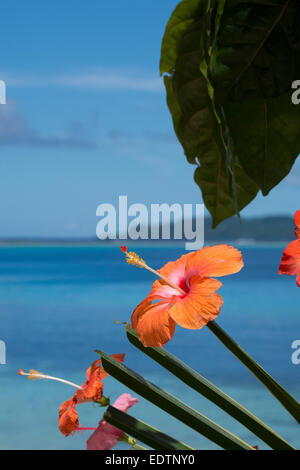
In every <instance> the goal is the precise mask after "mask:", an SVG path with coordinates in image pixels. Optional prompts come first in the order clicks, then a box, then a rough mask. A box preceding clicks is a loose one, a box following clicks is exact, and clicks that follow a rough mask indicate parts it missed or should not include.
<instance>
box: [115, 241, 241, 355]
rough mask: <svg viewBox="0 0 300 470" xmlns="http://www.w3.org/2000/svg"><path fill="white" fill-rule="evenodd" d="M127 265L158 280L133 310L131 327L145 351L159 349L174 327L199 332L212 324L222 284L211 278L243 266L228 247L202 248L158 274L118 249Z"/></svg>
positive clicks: (220, 300) (221, 303)
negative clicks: (147, 271)
mask: <svg viewBox="0 0 300 470" xmlns="http://www.w3.org/2000/svg"><path fill="white" fill-rule="evenodd" d="M122 251H124V252H125V254H126V257H127V261H128V263H130V264H135V265H137V266H140V267H143V268H146V269H148V270H150V271H151V272H153V273H155V274H156V275H157V276H158V277H160V279H158V280H157V281H155V282H154V283H153V285H152V289H151V291H150V293H149V294H148V296H147V297H146V298H145V299H144V300H143V301H142V302H141V303H140V304H139V305H138V306H137V307H136V309H135V310H134V312H133V314H132V317H131V323H132V328H134V329H135V330H136V332H137V333H138V336H139V339H140V341H141V342H142V343H143V345H144V346H145V347H149V346H159V347H162V346H163V345H164V344H166V343H167V342H168V341H169V340H170V339H171V338H172V337H173V334H174V331H175V325H176V323H177V324H178V325H180V326H182V327H183V328H189V329H199V328H202V327H203V326H204V325H206V324H207V323H208V322H210V321H212V320H214V319H215V318H216V317H217V315H218V314H219V313H220V310H221V307H222V305H223V299H222V297H221V296H220V295H219V294H217V293H216V291H217V290H218V289H219V287H221V285H222V283H221V282H220V281H218V280H217V279H214V277H219V276H226V275H228V274H233V273H236V272H238V271H240V270H241V269H242V267H243V266H244V263H243V259H242V254H241V252H240V251H239V250H237V249H235V248H233V247H232V246H229V245H217V246H212V247H205V248H203V249H201V250H198V251H195V252H192V253H188V254H186V255H183V256H181V258H179V259H178V260H177V261H171V262H169V263H167V264H166V265H165V266H163V267H162V268H161V269H159V270H158V271H155V270H154V269H152V268H150V267H149V266H148V265H147V264H146V263H145V261H144V260H142V259H140V258H139V257H138V256H137V255H136V254H135V253H133V252H127V250H126V247H122Z"/></svg>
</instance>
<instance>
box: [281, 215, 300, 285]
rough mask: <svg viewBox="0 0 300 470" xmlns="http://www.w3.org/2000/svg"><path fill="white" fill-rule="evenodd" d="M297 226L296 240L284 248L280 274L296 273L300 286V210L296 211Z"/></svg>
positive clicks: (292, 274) (290, 274)
mask: <svg viewBox="0 0 300 470" xmlns="http://www.w3.org/2000/svg"><path fill="white" fill-rule="evenodd" d="M295 226H296V228H295V236H296V240H294V241H292V242H291V243H289V244H288V246H287V247H286V249H285V250H284V252H283V254H282V258H281V263H280V266H279V270H278V274H287V275H289V276H294V275H296V276H297V277H296V283H297V286H298V287H300V210H298V211H297V212H296V213H295Z"/></svg>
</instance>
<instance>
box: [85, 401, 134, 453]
mask: <svg viewBox="0 0 300 470" xmlns="http://www.w3.org/2000/svg"><path fill="white" fill-rule="evenodd" d="M138 401H139V400H138V399H137V398H134V397H132V396H131V395H130V393H123V394H122V395H120V396H119V398H117V399H116V401H115V402H114V404H113V405H112V406H113V407H114V408H117V409H118V410H120V411H123V412H124V413H127V411H128V410H129V409H130V408H131V407H132V406H133V405H135V404H136V403H138ZM122 435H123V433H122V431H120V429H118V428H116V427H115V426H113V425H112V424H109V423H107V422H106V421H104V420H103V419H102V420H101V421H100V423H99V425H98V428H97V429H96V431H95V432H93V434H92V435H91V436H90V437H89V439H88V440H87V442H86V444H87V450H110V449H112V448H113V447H114V446H115V445H116V444H117V442H118V440H119V439H120V438H121V437H122Z"/></svg>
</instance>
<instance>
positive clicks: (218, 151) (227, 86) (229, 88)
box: [160, 0, 300, 227]
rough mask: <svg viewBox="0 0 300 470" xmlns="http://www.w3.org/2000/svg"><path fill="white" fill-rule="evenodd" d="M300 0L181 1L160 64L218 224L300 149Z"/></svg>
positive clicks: (278, 174) (179, 131)
mask: <svg viewBox="0 0 300 470" xmlns="http://www.w3.org/2000/svg"><path fill="white" fill-rule="evenodd" d="M299 22H300V9H299V2H298V1H297V0H290V1H283V0H279V1H277V2H276V3H275V2H273V1H268V0H261V1H258V0H257V1H253V2H246V1H237V0H235V1H231V0H228V1H224V0H222V1H219V2H217V1H212V0H183V1H182V2H180V3H179V5H178V6H177V8H176V9H175V11H174V12H173V14H172V16H171V18H170V20H169V22H168V24H167V27H166V31H165V35H164V38H163V41H162V52H161V63H160V71H161V74H164V75H165V76H164V82H165V86H166V92H167V104H168V107H169V109H170V112H171V115H172V119H173V124H174V129H175V132H176V135H177V137H178V139H179V141H180V142H181V144H182V146H183V149H184V152H185V155H186V157H187V160H188V161H189V162H190V163H192V164H196V165H197V168H196V170H195V181H196V183H197V184H198V186H199V187H200V189H201V191H202V196H203V200H204V203H205V205H206V207H207V209H208V210H209V212H210V213H211V215H212V219H213V227H215V226H216V225H218V224H219V223H220V222H221V221H223V220H224V219H226V218H228V217H231V216H232V215H234V214H235V213H236V214H238V213H239V211H240V210H242V209H243V208H244V207H245V206H246V205H247V204H249V203H250V202H251V201H252V200H253V199H254V198H255V196H256V194H257V192H258V190H261V191H262V193H263V195H267V194H268V192H269V191H270V190H271V189H272V188H273V187H274V186H276V185H277V184H278V183H279V182H280V181H281V180H282V179H283V178H284V177H285V176H286V175H287V174H288V172H289V171H290V169H291V167H292V165H293V163H294V161H295V159H296V157H297V155H298V152H299V149H300V133H299V130H298V129H299V123H300V107H297V106H295V105H293V104H292V103H291V97H290V94H289V93H288V92H289V91H290V90H291V83H292V81H293V80H295V79H299V77H300V29H299V26H298V25H299Z"/></svg>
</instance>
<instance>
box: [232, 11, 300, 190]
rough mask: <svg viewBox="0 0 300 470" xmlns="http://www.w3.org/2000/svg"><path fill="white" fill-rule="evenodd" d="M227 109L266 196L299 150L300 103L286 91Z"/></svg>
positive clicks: (239, 143) (249, 166) (247, 168)
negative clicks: (295, 102) (299, 104)
mask: <svg viewBox="0 0 300 470" xmlns="http://www.w3.org/2000/svg"><path fill="white" fill-rule="evenodd" d="M299 8H300V5H299ZM299 76H300V75H299ZM225 112H226V117H227V120H228V124H229V127H230V130H231V133H232V136H233V140H234V143H235V146H236V149H237V151H238V153H239V157H240V161H241V163H242V165H243V168H244V169H245V171H246V172H247V174H248V175H249V176H250V177H251V178H252V179H253V180H254V181H255V182H256V184H257V185H258V186H259V187H260V188H261V191H262V193H263V194H264V195H267V194H268V192H269V191H270V190H271V189H272V188H273V187H274V186H276V185H277V184H278V183H279V182H280V181H281V180H282V179H283V178H284V177H285V176H286V175H287V174H288V173H289V172H290V170H291V168H292V166H293V164H294V161H295V159H296V158H297V156H298V153H299V151H300V106H295V105H294V104H293V103H292V102H291V96H290V94H288V93H287V94H285V95H282V96H279V97H276V98H265V99H252V100H247V101H242V102H239V103H233V102H228V103H227V104H226V105H225ZM245 142H246V143H247V145H245Z"/></svg>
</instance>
